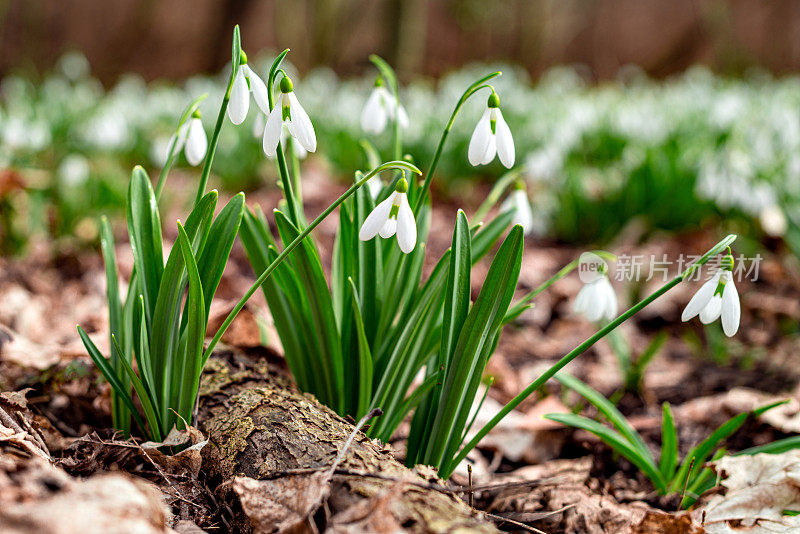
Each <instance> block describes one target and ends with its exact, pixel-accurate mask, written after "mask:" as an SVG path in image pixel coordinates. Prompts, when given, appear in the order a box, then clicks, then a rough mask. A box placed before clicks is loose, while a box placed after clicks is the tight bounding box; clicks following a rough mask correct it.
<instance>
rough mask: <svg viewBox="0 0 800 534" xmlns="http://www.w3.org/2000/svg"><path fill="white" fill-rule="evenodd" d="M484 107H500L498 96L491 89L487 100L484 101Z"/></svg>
mask: <svg viewBox="0 0 800 534" xmlns="http://www.w3.org/2000/svg"><path fill="white" fill-rule="evenodd" d="M486 107H489V108H499V107H500V97H499V96H497V93H495V92H494V91H492V94H490V95H489V101H488V102H486Z"/></svg>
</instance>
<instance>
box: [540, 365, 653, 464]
mask: <svg viewBox="0 0 800 534" xmlns="http://www.w3.org/2000/svg"><path fill="white" fill-rule="evenodd" d="M555 379H556V380H558V381H559V382H560V383H561V384H562V385H564V386H565V387H567V388H569V389H572V390H574V391H575V392H576V393H578V394H579V395H580V396H581V397H583V398H584V399H586V400H587V401H589V402H590V403H591V404H592V405H593V406H594V407H595V408H597V410H598V411H599V412H600V413H601V414H603V416H605V418H606V419H608V421H609V422H610V423H611V424H612V425H614V427H615V428H616V429H617V430H618V431H619V432H620V434H622V435H623V436H625V439H627V440H628V441H629V442H630V444H631V445H633V446H634V447H636V448H637V449H639V452H640V454H641V455H642V456H644V457H645V458H647V461H648V462H650V463H651V464H655V460H654V459H653V455H652V454H650V451H649V450H648V448H647V445H645V443H644V440H643V439H642V437H641V436H640V435H639V433H638V432H636V430H634V429H633V427H632V426H631V425H630V424H629V423H628V420H627V419H625V416H624V415H622V413H620V411H619V410H617V407H616V406H614V405H613V404H611V402H609V400H608V399H606V398H605V397H604V396H602V395H601V394H600V393H598V392H597V391H595V390H594V389H592V388H591V387H589V386H588V385H586V384H584V383H583V382H581V381H580V380H578V379H577V378H575V377H574V376H572V375H570V374H567V373H558V374H557V375H556V376H555Z"/></svg>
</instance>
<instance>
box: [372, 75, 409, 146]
mask: <svg viewBox="0 0 800 534" xmlns="http://www.w3.org/2000/svg"><path fill="white" fill-rule="evenodd" d="M395 117H396V118H397V122H398V123H399V124H400V127H401V128H408V114H407V113H406V110H405V109H404V108H403V105H402V104H400V102H398V101H397V99H396V98H395V97H394V95H392V94H391V93H390V92H389V91H388V90H387V89H386V87H384V82H383V78H382V77H381V76H378V77H377V78H376V79H375V88H374V89H372V93H370V95H369V98H368V99H367V103H366V104H364V109H363V110H362V111H361V128H362V129H363V130H364V131H365V132H369V133H373V134H379V133H381V132H383V130H384V129H385V128H386V123H387V122H388V121H389V120H395Z"/></svg>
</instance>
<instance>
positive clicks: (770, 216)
mask: <svg viewBox="0 0 800 534" xmlns="http://www.w3.org/2000/svg"><path fill="white" fill-rule="evenodd" d="M758 220H759V222H760V223H761V228H763V229H764V232H766V233H767V235H769V236H772V237H781V236H782V235H784V234H785V233H786V230H787V228H788V226H789V222H788V221H787V220H786V215H785V214H784V213H783V210H782V209H781V208H779V207H778V206H777V205H775V204H772V205H771V206H767V207H766V208H764V209H762V210H761V212H760V213H759V214H758Z"/></svg>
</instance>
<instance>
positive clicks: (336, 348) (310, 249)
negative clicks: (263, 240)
mask: <svg viewBox="0 0 800 534" xmlns="http://www.w3.org/2000/svg"><path fill="white" fill-rule="evenodd" d="M275 224H276V225H277V227H278V233H279V234H280V236H281V240H282V241H283V243H284V246H286V245H288V244H289V243H291V242H292V241H293V240H294V239H295V238H297V237H298V235H299V234H300V232H299V231H298V230H297V228H296V227H295V226H294V225H293V224H292V223H291V222H290V221H289V219H288V218H286V216H285V215H283V213H281V212H279V211H276V212H275ZM291 265H292V267H293V268H294V271H295V272H296V273H297V276H298V277H299V278H300V280H301V281H302V284H303V287H304V288H305V292H304V296H305V299H306V300H307V301H308V305H309V310H310V312H311V318H310V323H311V324H313V325H315V327H316V328H317V329H318V330H319V332H318V334H319V336H320V339H321V343H320V347H319V349H320V351H321V354H320V357H321V358H322V361H321V363H322V366H321V367H322V368H321V369H320V371H321V373H322V375H323V377H324V379H325V384H326V397H325V398H326V401H325V402H326V404H328V406H330V407H331V408H333V409H334V410H335V411H336V412H337V413H342V411H343V408H344V396H343V389H344V370H343V365H342V354H341V340H340V339H339V332H338V329H337V328H336V317H335V315H334V312H333V301H332V299H331V295H330V290H329V289H328V284H327V281H326V280H325V273H324V271H323V269H322V263H321V261H320V258H319V253H318V252H317V249H316V247H315V246H314V242H313V241H312V240H311V238H306V239H303V240H302V242H301V243H300V246H299V247H298V248H297V250H296V251H295V253H294V255H293V256H292V259H291Z"/></svg>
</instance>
